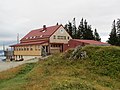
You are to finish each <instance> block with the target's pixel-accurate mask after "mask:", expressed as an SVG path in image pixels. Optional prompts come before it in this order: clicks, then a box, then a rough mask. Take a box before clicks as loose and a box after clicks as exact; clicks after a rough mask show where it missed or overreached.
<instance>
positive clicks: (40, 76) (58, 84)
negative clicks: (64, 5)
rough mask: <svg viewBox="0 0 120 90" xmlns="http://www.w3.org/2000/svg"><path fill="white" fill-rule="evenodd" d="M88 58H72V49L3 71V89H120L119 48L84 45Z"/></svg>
mask: <svg viewBox="0 0 120 90" xmlns="http://www.w3.org/2000/svg"><path fill="white" fill-rule="evenodd" d="M82 50H83V51H86V52H87V55H88V57H87V58H85V59H77V60H69V59H67V58H69V57H70V55H71V52H72V51H73V50H71V51H69V52H65V53H63V54H56V55H53V56H51V57H49V58H48V59H47V60H41V61H39V62H37V63H30V64H25V65H21V66H19V67H16V68H13V69H10V70H7V71H4V72H1V73H0V90H120V54H119V53H120V48H119V47H93V46H87V47H84V48H82Z"/></svg>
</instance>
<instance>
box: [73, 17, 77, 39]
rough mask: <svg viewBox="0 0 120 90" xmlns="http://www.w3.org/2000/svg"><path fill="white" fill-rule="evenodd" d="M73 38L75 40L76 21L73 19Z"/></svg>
mask: <svg viewBox="0 0 120 90" xmlns="http://www.w3.org/2000/svg"><path fill="white" fill-rule="evenodd" d="M73 38H74V39H75V38H77V28H76V21H75V18H73Z"/></svg>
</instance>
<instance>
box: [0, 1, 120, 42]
mask: <svg viewBox="0 0 120 90" xmlns="http://www.w3.org/2000/svg"><path fill="white" fill-rule="evenodd" d="M119 3H120V0H0V39H1V40H6V39H7V38H9V39H10V40H16V34H17V33H20V38H22V37H23V36H24V35H25V34H27V33H28V32H29V31H30V30H33V29H36V28H40V27H42V25H43V24H46V25H48V26H49V25H55V24H56V22H59V23H62V24H65V23H67V21H68V20H72V18H73V17H76V19H77V24H79V22H80V20H81V18H82V17H84V18H86V19H87V20H88V22H89V23H90V24H91V25H92V27H93V28H97V30H98V32H100V35H101V37H103V41H104V37H107V36H108V35H107V34H109V32H110V30H111V25H112V21H113V20H114V19H117V18H119V16H120V12H119V8H120V5H119Z"/></svg>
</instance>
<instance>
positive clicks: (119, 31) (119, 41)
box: [117, 19, 120, 46]
mask: <svg viewBox="0 0 120 90" xmlns="http://www.w3.org/2000/svg"><path fill="white" fill-rule="evenodd" d="M117 45H118V46H120V19H118V20H117Z"/></svg>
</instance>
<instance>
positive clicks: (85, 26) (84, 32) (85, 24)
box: [83, 19, 88, 39]
mask: <svg viewBox="0 0 120 90" xmlns="http://www.w3.org/2000/svg"><path fill="white" fill-rule="evenodd" d="M87 30H88V25H87V21H86V19H85V21H84V30H83V39H88V36H87V33H88V31H87Z"/></svg>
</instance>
